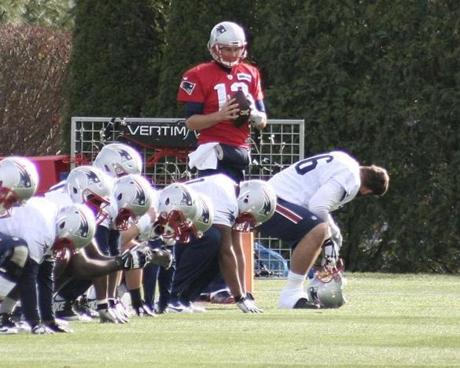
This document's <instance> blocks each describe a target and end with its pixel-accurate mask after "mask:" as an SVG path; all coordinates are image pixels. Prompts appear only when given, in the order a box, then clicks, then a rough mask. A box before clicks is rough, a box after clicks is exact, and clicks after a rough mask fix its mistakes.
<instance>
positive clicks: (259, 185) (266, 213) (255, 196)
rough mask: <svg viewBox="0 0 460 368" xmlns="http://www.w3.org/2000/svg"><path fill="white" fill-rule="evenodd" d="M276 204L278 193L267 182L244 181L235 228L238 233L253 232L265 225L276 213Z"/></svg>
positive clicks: (241, 187)
mask: <svg viewBox="0 0 460 368" xmlns="http://www.w3.org/2000/svg"><path fill="white" fill-rule="evenodd" d="M276 202H277V201H276V193H275V191H274V190H273V188H272V186H271V185H270V184H268V183H267V182H266V181H263V180H256V179H254V180H246V181H242V182H241V183H240V192H239V195H238V210H239V215H238V217H237V218H236V220H235V225H234V226H233V228H234V229H235V230H237V231H251V230H253V229H254V227H256V226H259V225H261V224H263V223H264V222H265V221H267V220H268V219H270V218H271V217H272V216H273V214H274V213H275V208H276Z"/></svg>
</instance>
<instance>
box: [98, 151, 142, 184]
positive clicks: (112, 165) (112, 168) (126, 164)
mask: <svg viewBox="0 0 460 368" xmlns="http://www.w3.org/2000/svg"><path fill="white" fill-rule="evenodd" d="M93 165H94V166H96V167H97V168H99V169H101V170H102V171H103V172H105V173H106V174H107V175H109V176H111V177H114V178H117V177H120V176H123V175H127V174H141V173H142V166H143V164H142V157H141V155H140V154H139V152H137V151H136V150H135V149H134V148H132V147H130V146H128V145H126V144H123V143H109V144H107V145H106V146H104V147H102V149H101V150H100V151H99V153H98V154H97V156H96V158H95V159H94V162H93Z"/></svg>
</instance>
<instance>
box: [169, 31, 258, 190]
mask: <svg viewBox="0 0 460 368" xmlns="http://www.w3.org/2000/svg"><path fill="white" fill-rule="evenodd" d="M246 46H247V43H246V36H245V33H244V31H243V29H242V28H241V27H240V26H239V25H238V24H236V23H233V22H221V23H219V24H217V25H216V26H214V28H213V29H212V31H211V35H210V39H209V42H208V49H209V52H210V54H211V56H212V58H213V60H212V61H209V62H205V63H202V64H199V65H197V66H195V67H193V68H191V69H189V70H188V71H186V72H185V74H184V75H183V77H182V81H181V83H180V87H179V91H178V94H177V100H178V101H179V102H181V103H184V104H185V115H186V125H187V127H188V128H189V129H191V130H197V131H199V132H200V134H199V137H198V145H199V146H198V148H197V150H196V151H195V152H192V153H191V154H190V162H189V165H190V167H191V168H194V167H196V168H197V169H198V173H199V176H206V175H211V174H216V173H223V174H226V175H227V176H230V177H231V178H232V179H234V180H235V181H236V182H237V183H239V182H240V181H242V180H243V178H244V170H245V168H247V166H248V165H249V144H248V139H249V133H250V131H249V124H252V125H253V126H254V127H255V128H257V129H263V128H264V127H265V126H266V124H267V116H266V114H265V107H264V102H263V97H264V96H263V92H262V88H261V81H260V74H259V70H258V69H257V68H256V67H255V66H253V65H250V64H248V63H245V62H243V60H244V59H245V57H246V54H247V52H246ZM237 91H242V92H243V93H244V94H245V95H246V98H247V99H248V100H249V102H250V104H251V108H250V114H249V117H248V119H247V120H246V121H243V122H241V119H239V122H237V119H238V117H239V116H240V108H239V105H238V103H237V101H236V99H235V98H234V97H233V96H234V95H235V93H236V92H237Z"/></svg>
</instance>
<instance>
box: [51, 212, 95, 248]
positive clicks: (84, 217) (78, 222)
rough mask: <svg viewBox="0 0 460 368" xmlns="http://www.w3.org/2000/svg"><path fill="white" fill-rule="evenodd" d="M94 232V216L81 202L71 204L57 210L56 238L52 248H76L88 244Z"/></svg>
mask: <svg viewBox="0 0 460 368" xmlns="http://www.w3.org/2000/svg"><path fill="white" fill-rule="evenodd" d="M95 232H96V218H95V216H94V214H93V212H92V211H91V210H90V209H89V208H88V207H87V206H85V205H83V204H72V205H70V206H66V207H63V208H61V209H60V210H59V212H58V215H57V217H56V240H55V242H54V244H53V250H55V251H59V250H61V249H62V248H69V249H71V250H77V249H80V248H83V247H84V246H85V245H87V244H89V243H90V242H91V240H92V239H93V237H94V234H95Z"/></svg>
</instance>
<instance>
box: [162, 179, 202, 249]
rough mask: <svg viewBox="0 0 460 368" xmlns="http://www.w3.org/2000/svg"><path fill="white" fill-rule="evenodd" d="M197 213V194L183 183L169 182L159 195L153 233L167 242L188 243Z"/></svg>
mask: <svg viewBox="0 0 460 368" xmlns="http://www.w3.org/2000/svg"><path fill="white" fill-rule="evenodd" d="M199 215H200V213H199V212H198V205H197V194H196V193H195V192H194V191H193V190H192V189H191V188H190V187H188V186H186V185H185V184H182V183H173V184H170V185H168V186H167V187H165V188H164V189H163V190H162V191H161V192H160V195H159V203H158V219H157V222H156V224H155V233H156V234H157V235H159V236H161V237H162V238H163V239H164V240H166V241H168V242H169V241H178V242H180V243H188V242H189V241H190V238H191V235H192V234H193V233H194V230H193V221H194V220H195V219H197V218H198V217H199Z"/></svg>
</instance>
